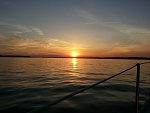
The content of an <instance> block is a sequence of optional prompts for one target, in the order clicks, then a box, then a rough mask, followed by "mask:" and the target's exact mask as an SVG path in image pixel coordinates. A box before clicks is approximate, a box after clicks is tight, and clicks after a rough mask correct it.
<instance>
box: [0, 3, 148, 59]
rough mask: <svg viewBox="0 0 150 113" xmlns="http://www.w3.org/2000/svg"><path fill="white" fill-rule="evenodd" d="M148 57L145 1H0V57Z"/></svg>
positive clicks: (146, 8) (146, 7)
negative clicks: (75, 53) (76, 54)
mask: <svg viewBox="0 0 150 113" xmlns="http://www.w3.org/2000/svg"><path fill="white" fill-rule="evenodd" d="M73 51H76V52H77V53H78V55H79V56H85V57H87V56H89V57H105V56H107V57H114V56H117V57H150V0H0V55H31V56H69V55H70V54H71V53H72V52H73Z"/></svg>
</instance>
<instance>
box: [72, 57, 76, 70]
mask: <svg viewBox="0 0 150 113" xmlns="http://www.w3.org/2000/svg"><path fill="white" fill-rule="evenodd" d="M72 64H73V69H76V64H77V60H76V58H73V59H72Z"/></svg>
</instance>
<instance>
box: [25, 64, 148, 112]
mask: <svg viewBox="0 0 150 113" xmlns="http://www.w3.org/2000/svg"><path fill="white" fill-rule="evenodd" d="M148 63H150V62H144V63H137V64H135V65H133V66H131V67H130V68H127V69H125V70H123V71H121V72H119V73H117V74H115V75H112V76H110V77H108V78H106V79H103V80H101V81H98V82H96V83H94V84H92V85H89V86H86V87H85V88H82V89H79V90H77V91H75V92H73V93H71V94H69V95H67V96H65V97H62V98H60V99H58V100H55V101H53V102H51V103H48V104H46V105H44V106H41V107H39V108H36V109H34V110H31V111H29V112H27V113H42V112H44V111H46V110H47V109H48V108H50V107H52V106H54V105H56V104H58V103H60V102H62V101H64V100H66V99H69V98H71V97H73V96H75V95H77V94H79V93H81V92H84V91H85V90H88V89H90V88H93V87H94V86H97V85H99V84H101V83H103V82H105V81H108V80H110V79H112V78H114V77H116V76H118V75H120V74H123V73H125V72H127V71H129V70H131V69H133V68H135V67H136V68H137V69H136V71H137V73H136V93H135V94H136V95H135V113H139V82H140V67H141V65H143V64H148Z"/></svg>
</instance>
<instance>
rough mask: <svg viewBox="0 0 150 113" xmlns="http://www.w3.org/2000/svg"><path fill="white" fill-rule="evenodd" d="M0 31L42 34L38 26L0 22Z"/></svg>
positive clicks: (5, 32) (4, 32)
mask: <svg viewBox="0 0 150 113" xmlns="http://www.w3.org/2000/svg"><path fill="white" fill-rule="evenodd" d="M0 33H3V34H25V35H35V34H36V35H44V33H43V31H42V30H41V29H40V28H38V27H33V26H24V25H17V24H9V23H4V22H0Z"/></svg>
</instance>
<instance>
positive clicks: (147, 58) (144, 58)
mask: <svg viewBox="0 0 150 113" xmlns="http://www.w3.org/2000/svg"><path fill="white" fill-rule="evenodd" d="M0 57H12V58H73V57H59V56H52V57H51V56H19V55H0ZM76 58H81V59H133V60H134V59H135V60H150V57H76Z"/></svg>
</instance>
